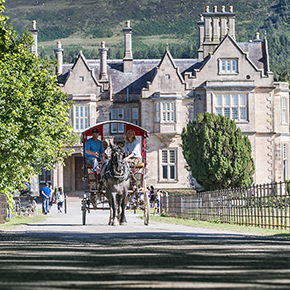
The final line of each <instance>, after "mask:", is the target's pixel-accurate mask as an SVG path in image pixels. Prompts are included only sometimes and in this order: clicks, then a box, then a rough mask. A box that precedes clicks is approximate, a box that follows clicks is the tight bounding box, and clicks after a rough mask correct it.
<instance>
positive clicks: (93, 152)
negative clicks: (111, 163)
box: [85, 128, 104, 172]
mask: <svg viewBox="0 0 290 290" xmlns="http://www.w3.org/2000/svg"><path fill="white" fill-rule="evenodd" d="M98 137H99V130H98V129H97V128H94V129H93V130H92V138H91V139H88V140H87V141H86V144H85V160H86V164H90V165H93V171H94V172H96V171H97V166H98V162H99V161H102V162H103V161H104V148H103V143H102V141H100V140H98Z"/></svg>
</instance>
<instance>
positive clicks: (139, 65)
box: [63, 57, 200, 94]
mask: <svg viewBox="0 0 290 290" xmlns="http://www.w3.org/2000/svg"><path fill="white" fill-rule="evenodd" d="M171 58H172V57H171ZM172 59H173V58H172ZM86 63H87V65H88V66H89V67H90V68H91V69H92V70H93V71H94V75H99V72H100V60H98V59H97V60H87V61H86ZM160 63H161V61H160V59H137V60H133V71H132V73H124V72H123V61H122V60H110V59H108V61H107V73H108V77H109V79H110V83H111V86H112V88H113V93H114V94H117V93H122V94H126V92H127V88H129V92H130V93H133V94H139V93H140V92H141V91H142V89H143V88H146V87H147V82H152V81H153V78H154V75H155V72H156V69H157V67H158V65H159V64H160ZM174 63H175V64H174V66H175V68H179V74H180V76H181V78H182V79H183V75H184V73H186V72H189V71H193V69H194V68H196V67H199V66H200V63H199V61H198V60H197V59H177V60H175V62H174ZM71 68H72V64H64V65H63V74H64V79H65V80H66V79H67V76H68V74H69V71H70V69H71Z"/></svg>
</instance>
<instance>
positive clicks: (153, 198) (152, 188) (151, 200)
mask: <svg viewBox="0 0 290 290" xmlns="http://www.w3.org/2000/svg"><path fill="white" fill-rule="evenodd" d="M150 204H151V207H155V189H154V186H153V185H151V186H150Z"/></svg>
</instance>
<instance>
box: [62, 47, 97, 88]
mask: <svg viewBox="0 0 290 290" xmlns="http://www.w3.org/2000/svg"><path fill="white" fill-rule="evenodd" d="M79 62H82V63H83V64H84V66H85V68H86V69H87V70H88V71H89V72H90V74H91V77H92V79H93V81H94V82H95V84H96V86H98V87H102V85H101V84H100V83H99V82H98V80H97V78H96V76H95V73H94V70H93V69H92V68H91V67H90V66H89V64H88V62H87V60H86V58H85V57H84V55H83V52H82V51H80V53H79V55H78V57H77V59H76V61H75V62H74V64H73V66H72V67H71V68H70V67H69V66H66V65H65V66H64V67H63V72H64V78H63V80H64V84H65V83H66V82H67V81H68V79H69V76H70V74H71V72H72V71H74V69H75V67H76V65H77V64H78V63H79ZM65 68H66V70H64V69H65Z"/></svg>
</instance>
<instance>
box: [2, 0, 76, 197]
mask: <svg viewBox="0 0 290 290" xmlns="http://www.w3.org/2000/svg"><path fill="white" fill-rule="evenodd" d="M3 2H4V1H2V0H0V174H1V178H0V193H5V194H7V196H8V197H10V201H11V195H10V194H9V192H13V190H15V189H18V188H20V187H21V183H22V182H23V181H27V180H28V179H29V177H30V176H31V174H34V175H37V174H39V172H40V169H41V168H45V169H52V168H53V167H54V165H55V164H56V163H57V162H59V161H63V160H64V158H65V157H67V156H68V155H69V154H71V151H70V150H67V149H66V146H71V145H73V144H75V142H76V135H75V134H74V133H73V128H72V127H71V126H70V124H69V116H68V111H69V109H70V108H71V103H69V102H68V101H67V98H66V95H65V94H64V93H62V92H61V91H60V88H59V87H58V85H57V80H56V77H55V75H54V70H55V69H54V66H53V64H52V62H51V61H49V60H48V59H45V60H44V59H41V58H38V57H37V56H36V55H33V54H31V53H30V51H29V48H30V46H31V44H32V37H31V34H30V32H29V31H27V32H25V33H24V34H23V35H21V36H19V35H17V33H16V32H15V31H13V29H12V27H11V26H10V25H8V24H7V19H8V18H7V17H3V16H2V14H1V13H2V12H3V10H4V6H3Z"/></svg>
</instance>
